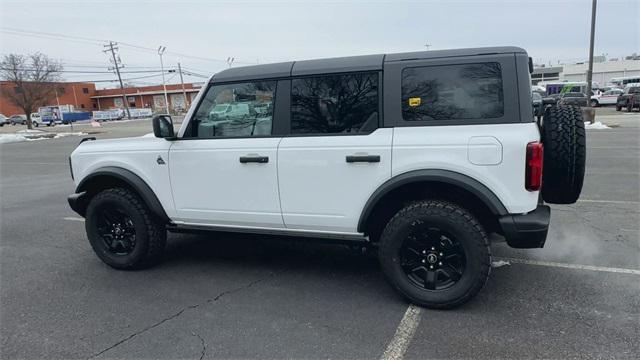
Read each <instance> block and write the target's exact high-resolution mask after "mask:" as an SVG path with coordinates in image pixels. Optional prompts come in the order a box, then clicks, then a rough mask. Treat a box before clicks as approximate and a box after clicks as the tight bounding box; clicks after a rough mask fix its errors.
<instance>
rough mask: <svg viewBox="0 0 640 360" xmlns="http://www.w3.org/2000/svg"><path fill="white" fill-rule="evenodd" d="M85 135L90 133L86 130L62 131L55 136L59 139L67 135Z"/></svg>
mask: <svg viewBox="0 0 640 360" xmlns="http://www.w3.org/2000/svg"><path fill="white" fill-rule="evenodd" d="M84 135H89V134H87V133H85V132H80V131H77V132H61V133H57V134H56V136H54V139H59V138H63V137H67V136H84Z"/></svg>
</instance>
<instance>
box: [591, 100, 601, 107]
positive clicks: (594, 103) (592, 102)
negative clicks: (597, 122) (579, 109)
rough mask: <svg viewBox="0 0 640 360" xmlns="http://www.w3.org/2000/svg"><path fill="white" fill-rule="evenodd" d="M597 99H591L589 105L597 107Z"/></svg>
mask: <svg viewBox="0 0 640 360" xmlns="http://www.w3.org/2000/svg"><path fill="white" fill-rule="evenodd" d="M598 105H599V104H598V100H591V107H598Z"/></svg>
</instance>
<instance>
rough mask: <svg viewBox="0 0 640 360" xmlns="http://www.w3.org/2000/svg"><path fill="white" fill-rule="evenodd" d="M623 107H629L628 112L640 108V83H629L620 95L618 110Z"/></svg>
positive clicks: (617, 104)
mask: <svg viewBox="0 0 640 360" xmlns="http://www.w3.org/2000/svg"><path fill="white" fill-rule="evenodd" d="M622 108H625V109H627V112H631V111H632V110H633V109H636V108H638V109H640V83H636V84H629V85H627V86H626V87H625V88H624V91H623V93H622V94H620V95H618V100H617V101H616V110H617V111H620V110H622Z"/></svg>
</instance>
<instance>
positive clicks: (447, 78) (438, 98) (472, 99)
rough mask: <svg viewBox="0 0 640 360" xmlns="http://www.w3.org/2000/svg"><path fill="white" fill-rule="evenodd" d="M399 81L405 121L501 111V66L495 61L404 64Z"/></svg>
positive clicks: (490, 115) (492, 115)
mask: <svg viewBox="0 0 640 360" xmlns="http://www.w3.org/2000/svg"><path fill="white" fill-rule="evenodd" d="M401 81H402V83H401V84H402V85H401V86H402V117H403V119H404V120H406V121H430V120H431V121H433V120H436V121H437V120H456V119H478V120H481V119H492V118H500V117H502V116H503V115H504V94H503V84H502V69H501V66H500V63H497V62H485V63H475V64H457V65H435V66H423V67H413V68H406V69H404V70H402V80H401Z"/></svg>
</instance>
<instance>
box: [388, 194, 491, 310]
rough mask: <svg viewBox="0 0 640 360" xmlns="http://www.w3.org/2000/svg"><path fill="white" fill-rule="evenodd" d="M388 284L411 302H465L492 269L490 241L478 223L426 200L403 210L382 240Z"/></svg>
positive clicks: (441, 304) (454, 208)
mask: <svg viewBox="0 0 640 360" xmlns="http://www.w3.org/2000/svg"><path fill="white" fill-rule="evenodd" d="M379 259H380V264H381V267H382V271H383V272H384V274H385V276H386V278H387V280H388V281H389V282H390V283H391V285H392V286H393V287H395V288H396V289H397V290H398V291H399V292H400V293H401V294H402V295H404V296H405V297H406V298H407V299H408V300H409V301H411V302H413V303H415V304H418V305H421V306H425V307H429V308H435V309H447V308H453V307H456V306H459V305H462V304H464V303H465V302H467V301H469V300H470V299H471V298H473V297H474V296H475V295H476V294H477V293H478V292H479V291H480V289H482V287H483V285H484V284H485V282H486V281H487V279H488V277H489V272H490V269H491V267H490V266H491V252H490V248H489V240H488V238H487V234H486V233H485V231H484V229H483V228H482V226H481V225H480V223H479V222H478V221H477V219H476V218H475V217H474V216H473V215H472V214H471V213H470V212H469V211H467V210H466V209H464V208H462V207H460V206H458V205H456V204H454V203H451V202H447V201H440V200H423V201H419V202H415V203H412V204H410V205H407V206H406V207H404V208H403V209H401V210H400V211H399V212H398V213H397V214H396V215H395V216H393V217H392V218H391V220H389V222H388V223H387V225H386V227H385V229H384V231H383V232H382V235H381V237H380V246H379Z"/></svg>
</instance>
